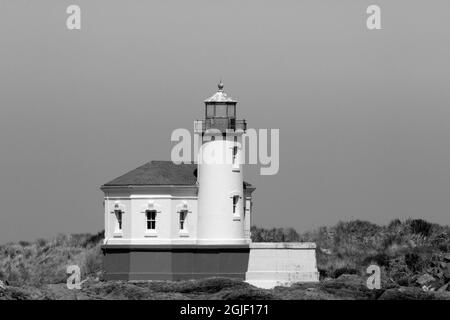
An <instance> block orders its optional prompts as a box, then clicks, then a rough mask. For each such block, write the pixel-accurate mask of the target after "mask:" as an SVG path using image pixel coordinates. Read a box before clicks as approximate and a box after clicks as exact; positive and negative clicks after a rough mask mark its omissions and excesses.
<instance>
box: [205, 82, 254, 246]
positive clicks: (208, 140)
mask: <svg viewBox="0 0 450 320" xmlns="http://www.w3.org/2000/svg"><path fill="white" fill-rule="evenodd" d="M223 87H224V85H223V83H222V82H221V83H219V85H218V91H217V92H216V93H215V94H214V95H213V96H212V97H210V98H208V99H206V100H205V119H204V120H201V121H199V122H197V123H196V131H197V132H198V133H201V135H202V140H201V141H202V144H201V147H200V150H199V154H198V177H197V181H198V184H199V185H198V187H199V191H198V234H197V243H198V244H200V245H201V244H204V245H209V244H211V245H214V244H219V245H235V244H236V245H243V244H244V245H245V244H248V243H250V235H249V234H248V233H246V232H245V229H246V220H248V219H246V217H245V213H246V212H245V211H246V210H245V208H246V206H245V195H244V180H243V172H242V163H241V162H242V161H241V153H242V151H241V143H242V135H243V134H244V133H245V130H246V122H245V120H236V104H237V101H235V100H233V99H232V98H231V97H229V96H227V94H226V93H225V92H224V91H223ZM247 218H248V217H247Z"/></svg>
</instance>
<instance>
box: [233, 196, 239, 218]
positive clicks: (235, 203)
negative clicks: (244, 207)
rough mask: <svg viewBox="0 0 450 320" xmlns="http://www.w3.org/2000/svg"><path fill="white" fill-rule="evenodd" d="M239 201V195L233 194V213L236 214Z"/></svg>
mask: <svg viewBox="0 0 450 320" xmlns="http://www.w3.org/2000/svg"><path fill="white" fill-rule="evenodd" d="M238 203H239V195H235V196H233V213H234V214H236V213H238V212H237V206H238Z"/></svg>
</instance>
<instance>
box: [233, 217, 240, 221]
mask: <svg viewBox="0 0 450 320" xmlns="http://www.w3.org/2000/svg"><path fill="white" fill-rule="evenodd" d="M233 221H241V217H240V216H236V217H233Z"/></svg>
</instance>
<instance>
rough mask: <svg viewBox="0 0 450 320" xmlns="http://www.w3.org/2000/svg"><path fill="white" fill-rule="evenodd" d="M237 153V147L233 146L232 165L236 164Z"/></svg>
mask: <svg viewBox="0 0 450 320" xmlns="http://www.w3.org/2000/svg"><path fill="white" fill-rule="evenodd" d="M237 153H238V147H237V146H234V147H233V164H235V163H236V156H237Z"/></svg>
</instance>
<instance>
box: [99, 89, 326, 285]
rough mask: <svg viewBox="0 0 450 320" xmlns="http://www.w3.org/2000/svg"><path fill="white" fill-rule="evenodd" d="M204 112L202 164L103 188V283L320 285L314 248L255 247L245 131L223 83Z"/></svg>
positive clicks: (136, 174)
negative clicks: (215, 279) (207, 280)
mask: <svg viewBox="0 0 450 320" xmlns="http://www.w3.org/2000/svg"><path fill="white" fill-rule="evenodd" d="M204 105H205V106H204V107H205V111H204V112H205V113H204V118H203V119H202V120H197V121H196V122H195V123H194V131H195V133H196V134H198V135H199V137H200V140H201V144H200V148H199V151H198V154H197V163H181V164H176V163H174V162H172V161H161V160H153V161H150V162H148V163H145V164H143V165H141V166H139V167H137V168H136V169H134V170H131V171H129V172H127V173H125V174H123V175H121V176H119V177H117V178H115V179H113V180H111V181H109V182H107V183H105V184H103V185H102V186H101V190H102V191H103V192H104V198H103V203H104V211H103V214H104V220H105V239H104V243H103V246H102V251H103V266H104V271H105V279H107V280H187V279H200V278H210V277H227V278H235V279H241V280H245V281H247V282H249V283H251V284H253V285H255V286H258V287H263V288H272V287H274V286H276V285H289V284H292V283H293V282H316V281H318V280H319V273H318V271H317V266H316V256H315V248H316V246H315V244H314V243H272V242H264V243H261V242H260V243H251V237H250V225H251V216H252V215H253V213H252V207H253V206H252V194H253V192H254V191H255V187H254V186H252V185H251V184H250V183H248V182H246V181H244V179H243V177H244V173H243V162H244V159H243V158H244V148H243V142H244V139H245V132H246V129H247V124H246V122H245V120H237V118H236V105H237V101H236V100H234V99H233V98H231V97H230V96H228V95H227V94H226V93H225V92H224V85H223V83H222V82H220V83H219V85H218V90H217V92H216V93H214V94H213V95H212V96H211V97H210V98H208V99H206V100H205V101H204Z"/></svg>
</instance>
